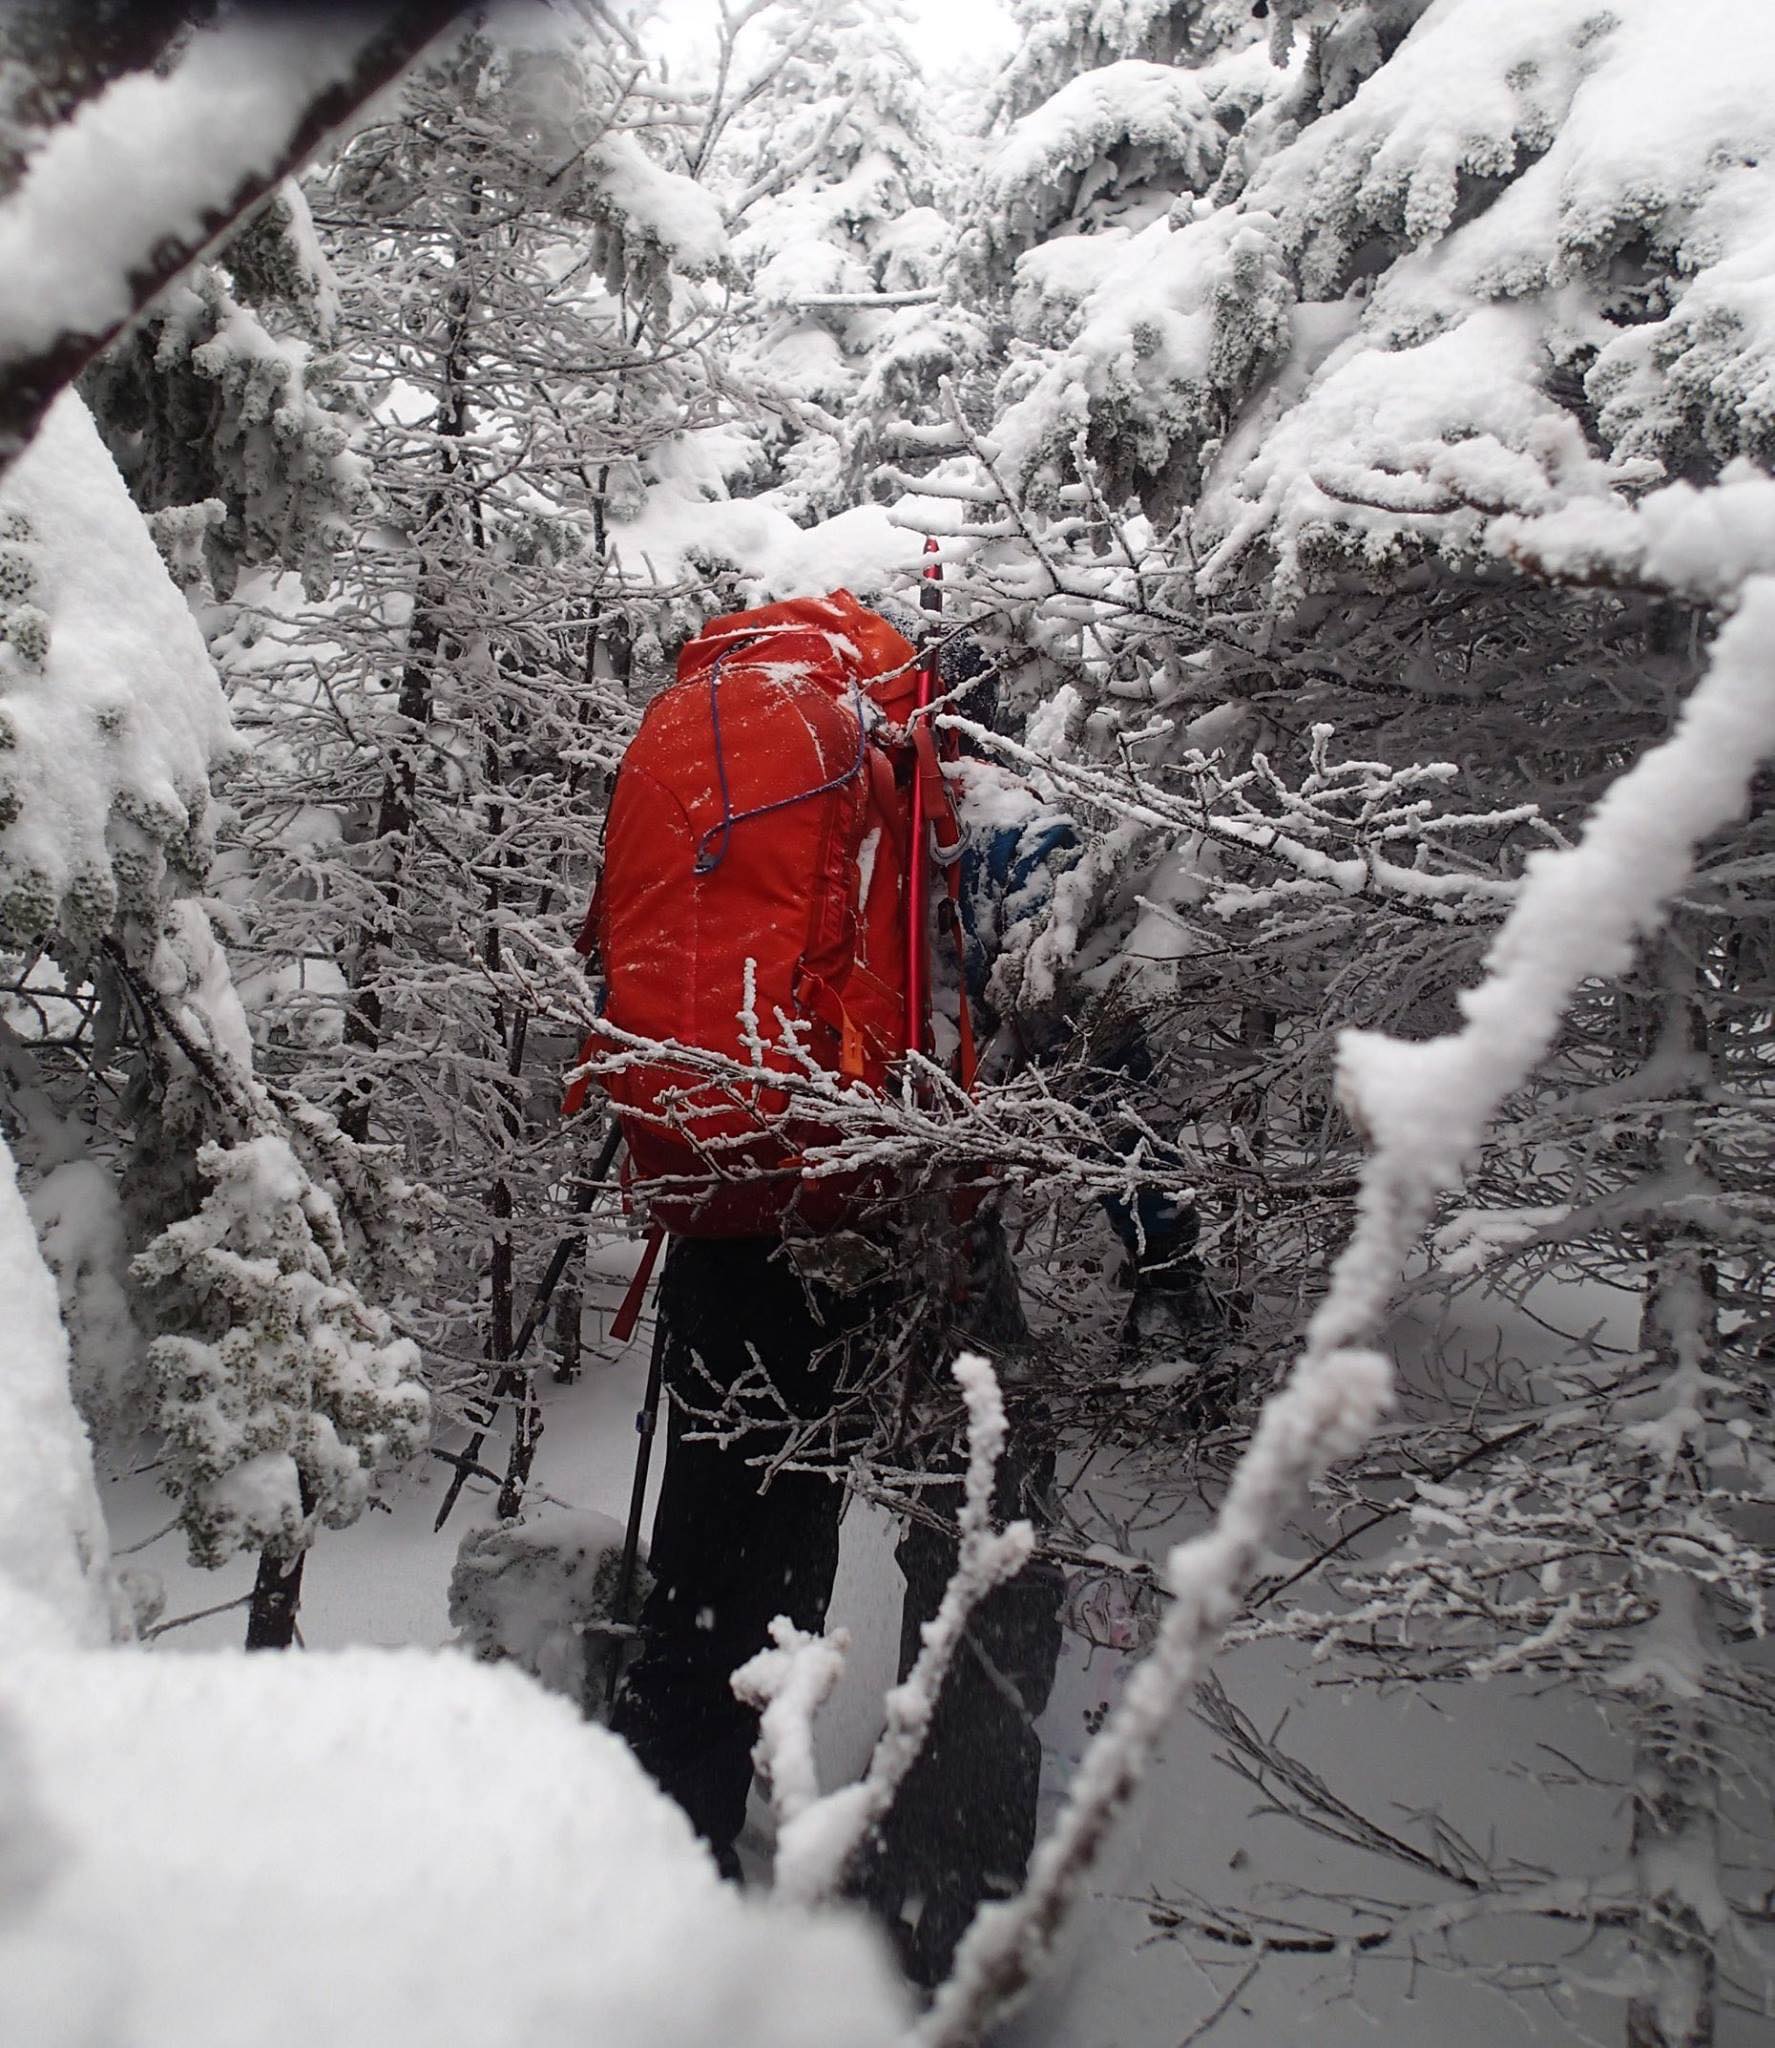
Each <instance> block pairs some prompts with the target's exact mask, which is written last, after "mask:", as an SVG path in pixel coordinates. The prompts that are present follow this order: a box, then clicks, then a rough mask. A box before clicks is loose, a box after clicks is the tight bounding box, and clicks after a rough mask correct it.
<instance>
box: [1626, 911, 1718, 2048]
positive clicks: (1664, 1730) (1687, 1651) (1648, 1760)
mask: <svg viewBox="0 0 1775 2048" xmlns="http://www.w3.org/2000/svg"><path fill="white" fill-rule="evenodd" d="M1661 950H1662V967H1663V975H1662V983H1663V987H1662V994H1663V999H1664V1017H1663V1026H1662V1029H1661V1031H1660V1032H1659V1036H1658V1042H1657V1047H1656V1050H1655V1051H1654V1053H1653V1055H1652V1057H1653V1060H1654V1062H1655V1063H1656V1064H1657V1065H1658V1066H1659V1067H1660V1068H1662V1069H1665V1070H1667V1071H1666V1072H1665V1073H1664V1074H1663V1076H1662V1077H1661V1080H1662V1085H1661V1089H1660V1092H1661V1093H1666V1094H1668V1095H1669V1096H1670V1097H1672V1098H1674V1103H1673V1106H1672V1107H1671V1108H1670V1109H1668V1110H1666V1111H1665V1112H1664V1113H1663V1114H1662V1115H1661V1116H1660V1117H1659V1118H1658V1119H1657V1124H1656V1141H1655V1146H1654V1157H1655V1164H1656V1168H1657V1170H1658V1171H1659V1172H1660V1173H1661V1174H1662V1175H1664V1176H1667V1177H1668V1178H1669V1180H1670V1182H1671V1183H1673V1184H1674V1183H1678V1182H1682V1181H1687V1182H1690V1183H1692V1182H1693V1181H1694V1180H1695V1179H1696V1178H1697V1177H1698V1176H1700V1175H1701V1174H1703V1173H1704V1172H1705V1170H1706V1169H1705V1163H1704V1160H1703V1159H1702V1157H1701V1156H1700V1140H1699V1137H1698V1134H1697V1129H1696V1121H1695V1118H1694V1115H1693V1114H1692V1112H1691V1111H1690V1109H1689V1108H1688V1107H1687V1102H1689V1101H1693V1100H1694V1099H1695V1098H1696V1097H1697V1096H1698V1094H1699V1093H1700V1091H1701V1089H1702V1088H1703V1087H1704V1085H1705V1084H1706V1082H1707V1079H1708V1076H1709V1067H1708V1056H1707V1018H1706V1015H1705V1013H1704V1011H1703V1010H1702V1007H1701V1004H1700V1001H1699V991H1698V981H1697V975H1696V970H1695V963H1694V960H1693V958H1692V957H1691V955H1690V954H1689V952H1688V950H1687V948H1686V947H1685V946H1684V944H1683V942H1682V939H1681V937H1680V936H1679V935H1678V934H1677V933H1676V932H1675V931H1672V932H1671V933H1670V934H1668V935H1667V937H1666V939H1665V942H1664V945H1663V947H1662V949H1661ZM1685 1098H1686V1101H1685ZM1647 1252H1648V1268H1647V1278H1646V1295H1645V1306H1644V1309H1643V1311H1642V1314H1641V1318H1640V1346H1641V1349H1642V1350H1643V1351H1644V1352H1645V1353H1646V1355H1647V1357H1648V1358H1649V1360H1650V1361H1651V1362H1652V1364H1653V1367H1654V1369H1655V1370H1657V1371H1658V1372H1659V1373H1660V1374H1661V1375H1662V1379H1663V1382H1664V1387H1665V1390H1666V1392H1667V1400H1668V1410H1669V1412H1670V1414H1671V1415H1672V1416H1674V1415H1676V1414H1677V1413H1678V1412H1679V1411H1688V1410H1696V1411H1701V1410H1704V1409H1705V1407H1706V1404H1707V1400H1708V1393H1707V1390H1706V1388H1707V1382H1706V1375H1707V1372H1708V1368H1709V1366H1710V1364H1711V1363H1712V1354H1713V1350H1714V1346H1715V1342H1716V1336H1717V1331H1716V1323H1717V1312H1716V1294H1717V1275H1716V1271H1715V1266H1714V1260H1713V1252H1712V1247H1711V1246H1710V1245H1709V1244H1708V1242H1707V1241H1706V1239H1705V1238H1704V1237H1703V1236H1702V1234H1701V1233H1700V1232H1698V1231H1697V1230H1695V1229H1693V1228H1692V1227H1685V1226H1684V1225H1682V1224H1681V1223H1678V1224H1674V1225H1666V1224H1663V1223H1659V1224H1658V1225H1656V1226H1655V1227H1654V1228H1653V1229H1651V1230H1650V1231H1648V1233H1647ZM1693 1463H1694V1447H1693V1446H1692V1445H1691V1444H1690V1443H1688V1442H1686V1441H1685V1442H1684V1443H1683V1444H1682V1445H1681V1446H1680V1447H1679V1448H1677V1449H1676V1450H1675V1451H1674V1453H1673V1454H1672V1455H1670V1456H1669V1458H1668V1462H1665V1461H1664V1460H1663V1459H1661V1458H1656V1459H1655V1454H1654V1453H1653V1452H1652V1451H1650V1450H1648V1452H1647V1466H1648V1470H1647V1473H1646V1483H1647V1486H1648V1488H1650V1489H1656V1490H1660V1491H1663V1492H1666V1493H1669V1492H1678V1493H1680V1492H1681V1491H1683V1490H1685V1489H1688V1488H1690V1487H1694V1486H1697V1485H1705V1483H1706V1481H1705V1474H1704V1473H1698V1472H1695V1471H1693V1470H1692V1469H1691V1468H1692V1466H1693ZM1646 1590H1647V1593H1648V1596H1649V1597H1650V1598H1651V1599H1652V1600H1653V1601H1654V1602H1655V1603H1656V1606H1657V1619H1656V1621H1655V1622H1653V1623H1651V1624H1650V1625H1649V1627H1648V1634H1649V1635H1650V1636H1651V1638H1652V1640H1653V1642H1654V1643H1655V1645H1656V1656H1655V1660H1652V1662H1653V1665H1654V1668H1655V1671H1656V1674H1657V1675H1656V1676H1655V1677H1654V1678H1653V1679H1652V1680H1651V1681H1650V1684H1651V1685H1652V1686H1653V1687H1655V1688H1656V1689H1655V1690H1652V1691H1650V1692H1649V1694H1648V1696H1646V1697H1644V1698H1643V1700H1642V1703H1641V1705H1640V1710H1639V1713H1638V1715H1637V1717H1636V1724H1635V1730H1634V1773H1633V1832H1632V1856H1633V1868H1634V1872H1635V1876H1636V1879H1637V1890H1638V1898H1639V1919H1638V1925H1637V1927H1636V1929H1635V1933H1634V1949H1635V1953H1636V1957H1637V1960H1638V1962H1639V1964H1640V1968H1641V1971H1642V1973H1643V1988H1642V1989H1641V1990H1640V1991H1639V1992H1637V1993H1636V1994H1635V1995H1634V1997H1633V1998H1632V1999H1631V2000H1630V2001H1629V2004H1628V2008H1627V2034H1626V2044H1627V2048H1712V2043H1713V2039H1714V1995H1715V1982H1716V1978H1717V1975H1718V1964H1717V1960H1716V1957H1715V1951H1714V1932H1713V1930H1712V1929H1711V1928H1710V1927H1709V1925H1708V1923H1707V1921H1706V1919H1705V1918H1704V1917H1703V1915H1702V1912H1701V1910H1700V1909H1699V1907H1698V1905H1697V1901H1698V1900H1704V1899H1706V1898H1708V1897H1712V1896H1717V1894H1718V1889H1719V1885H1720V1842H1719V1807H1720V1782H1719V1772H1718V1765H1717V1761H1716V1757H1715V1753H1714V1746H1713V1738H1712V1730H1711V1728H1710V1725H1709V1716H1708V1711H1707V1700H1706V1693H1707V1687H1708V1684H1709V1673H1710V1670H1711V1667H1712V1665H1713V1663H1714V1661H1715V1658H1716V1656H1717V1650H1716V1646H1715V1641H1714V1630H1713V1624H1712V1617H1711V1616H1710V1614H1709V1612H1708V1606H1707V1594H1706V1590H1705V1588H1704V1587H1703V1586H1702V1585H1701V1584H1700V1583H1699V1582H1698V1581H1697V1580H1696V1579H1694V1578H1693V1577H1690V1576H1688V1575H1687V1574H1685V1573H1684V1572H1682V1571H1681V1570H1680V1569H1678V1568H1676V1566H1675V1565H1674V1564H1670V1565H1669V1566H1668V1568H1666V1569H1663V1570H1660V1571H1658V1572H1656V1573H1653V1574H1651V1575H1650V1580H1649V1584H1648V1585H1647V1588H1646Z"/></svg>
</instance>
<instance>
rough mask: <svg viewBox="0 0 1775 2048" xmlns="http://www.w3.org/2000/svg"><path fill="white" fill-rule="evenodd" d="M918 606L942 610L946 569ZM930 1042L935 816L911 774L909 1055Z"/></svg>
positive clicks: (935, 566) (931, 667) (924, 702)
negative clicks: (932, 834)
mask: <svg viewBox="0 0 1775 2048" xmlns="http://www.w3.org/2000/svg"><path fill="white" fill-rule="evenodd" d="M924 551H925V553H926V554H927V555H934V554H935V553H936V552H937V543H936V540H935V539H934V538H930V539H927V540H926V541H925V544H924ZM919 601H920V603H921V604H922V605H923V606H924V609H925V610H926V611H928V612H939V613H940V612H941V611H942V609H943V565H942V563H941V562H932V563H930V564H929V565H928V566H927V567H926V569H925V572H924V588H923V590H921V591H920V593H919ZM938 660H939V656H938V629H937V628H936V626H935V625H934V624H933V627H932V629H931V631H930V632H929V634H928V635H927V637H926V641H925V656H924V661H923V663H922V664H921V665H920V668H919V671H918V710H917V713H916V714H915V715H917V716H919V717H928V716H929V714H930V708H931V705H932V704H933V703H934V702H935V700H936V699H937V697H938V696H939V695H940V694H941V692H942V679H941V676H940V674H939V672H938ZM930 1037H931V844H930V817H929V814H928V812H927V810H926V807H925V795H924V777H923V776H922V775H921V774H920V773H919V772H918V770H917V768H916V767H915V768H914V769H913V773H912V841H911V851H910V853H909V855H908V858H907V863H906V1024H905V1038H906V1050H907V1051H908V1052H929V1051H930Z"/></svg>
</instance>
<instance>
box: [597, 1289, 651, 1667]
mask: <svg viewBox="0 0 1775 2048" xmlns="http://www.w3.org/2000/svg"><path fill="white" fill-rule="evenodd" d="M665 1368H666V1319H665V1317H664V1316H663V1315H662V1316H658V1317H656V1318H655V1321H654V1325H653V1352H652V1355H651V1356H650V1357H649V1359H648V1362H647V1391H646V1393H645V1394H644V1395H642V1397H641V1406H640V1407H639V1408H638V1409H637V1410H636V1411H635V1434H636V1435H637V1436H638V1437H639V1438H640V1442H639V1443H638V1444H637V1445H636V1446H635V1483H634V1485H633V1486H631V1487H630V1489H629V1526H628V1528H627V1529H626V1530H624V1532H623V1539H622V1563H621V1564H620V1565H619V1566H618V1567H617V1573H616V1598H615V1600H614V1601H613V1602H612V1603H611V1614H610V1618H611V1620H612V1621H613V1622H614V1623H615V1624H616V1626H617V1629H618V1630H619V1631H621V1630H624V1629H626V1628H627V1626H628V1620H629V1602H630V1600H631V1599H633V1597H634V1592H635V1563H636V1559H637V1558H638V1557H639V1555H640V1551H641V1511H642V1509H643V1508H644V1507H645V1506H646V1504H647V1471H648V1467H649V1466H650V1465H651V1464H652V1462H653V1436H654V1431H655V1430H656V1429H657V1428H658V1426H659V1396H660V1387H661V1385H662V1383H663V1382H664V1380H665ZM625 1641H626V1637H625V1636H624V1635H623V1634H621V1633H618V1634H617V1635H615V1636H614V1637H613V1638H612V1639H611V1644H610V1661H609V1663H608V1664H607V1665H606V1667H605V1671H604V1698H605V1701H606V1703H607V1704H614V1703H615V1700H616V1681H617V1680H618V1679H619V1678H620V1677H621V1676H622V1653H623V1645H624V1642H625Z"/></svg>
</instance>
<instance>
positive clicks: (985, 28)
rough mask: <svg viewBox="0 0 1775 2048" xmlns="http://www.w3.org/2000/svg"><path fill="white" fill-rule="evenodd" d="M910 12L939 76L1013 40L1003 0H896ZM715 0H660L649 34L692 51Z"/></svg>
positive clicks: (1000, 55) (913, 32)
mask: <svg viewBox="0 0 1775 2048" xmlns="http://www.w3.org/2000/svg"><path fill="white" fill-rule="evenodd" d="M901 4H902V5H903V6H904V8H905V9H906V12H907V15H908V16H909V17H910V19H909V23H908V27H909V30H910V34H909V38H908V39H909V40H910V41H912V42H913V43H914V44H915V45H916V46H917V48H918V51H919V55H920V57H921V58H922V59H923V61H924V66H925V69H926V71H927V72H931V73H933V74H934V75H936V76H939V77H940V76H942V75H943V74H944V73H945V72H947V71H948V70H949V69H950V68H951V67H952V66H955V65H960V64H964V63H965V64H967V65H969V66H970V67H971V66H972V65H975V64H979V63H981V62H990V61H994V60H999V61H1002V60H1003V59H1004V58H1005V57H1008V56H1009V55H1010V53H1011V51H1012V49H1013V48H1014V47H1015V45H1016V30H1015V28H1014V27H1013V25H1012V22H1011V17H1010V15H1009V13H1008V12H1007V10H1006V8H1005V5H1004V0H901ZM714 13H715V0H661V4H660V5H659V7H658V9H657V12H656V13H655V15H654V16H653V20H652V23H651V24H650V37H658V38H659V39H660V40H661V41H662V42H663V43H664V44H665V46H666V47H667V48H668V49H672V50H674V51H683V52H685V53H686V54H689V53H691V52H694V50H695V49H696V47H697V45H698V43H699V42H701V41H703V39H704V36H705V34H706V31H705V30H704V28H703V24H704V23H705V22H708V21H710V20H711V19H712V18H713V16H714Z"/></svg>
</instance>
